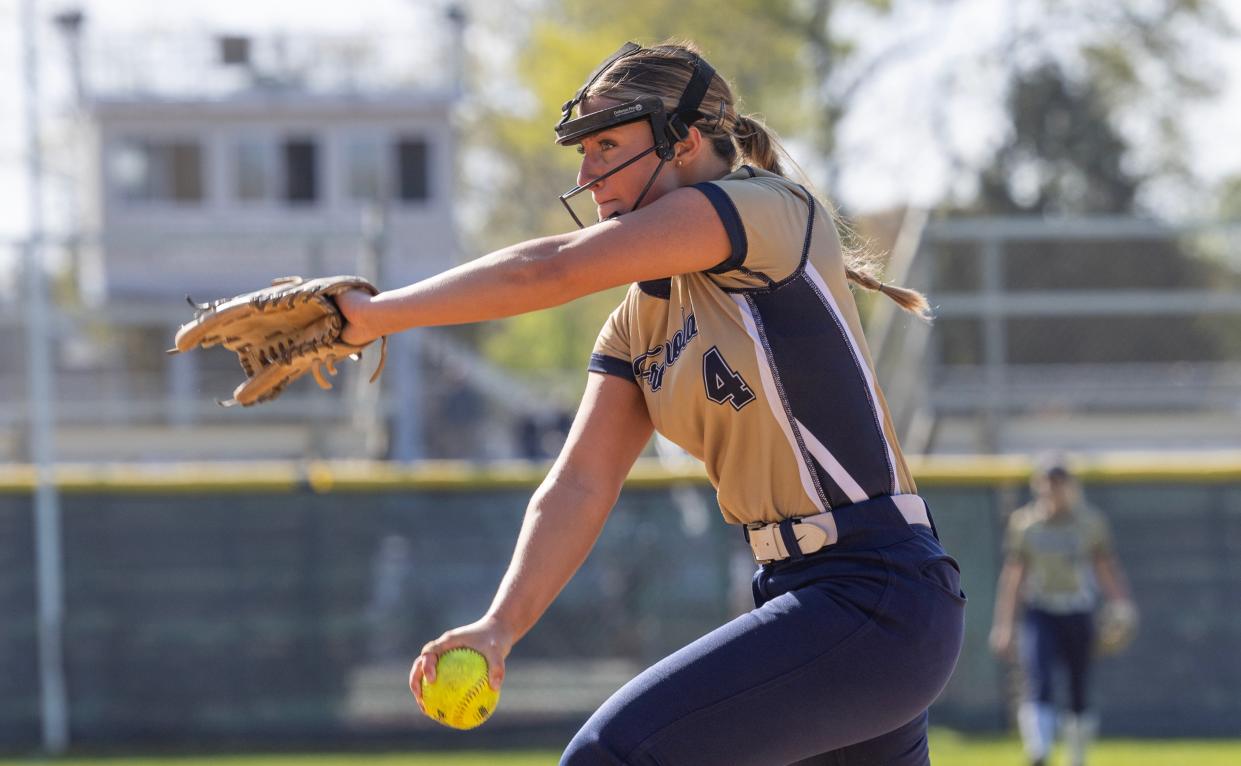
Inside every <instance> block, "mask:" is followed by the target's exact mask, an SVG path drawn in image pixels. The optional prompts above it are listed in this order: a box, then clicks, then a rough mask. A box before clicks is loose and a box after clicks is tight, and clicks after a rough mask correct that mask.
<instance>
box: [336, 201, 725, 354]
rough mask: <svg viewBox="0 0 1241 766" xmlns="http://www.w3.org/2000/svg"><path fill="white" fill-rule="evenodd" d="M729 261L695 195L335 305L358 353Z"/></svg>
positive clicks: (718, 230)
mask: <svg viewBox="0 0 1241 766" xmlns="http://www.w3.org/2000/svg"><path fill="white" fill-rule="evenodd" d="M729 254H730V245H729V240H728V235H727V233H726V232H725V230H724V225H723V224H722V223H721V222H720V219H719V216H718V215H717V214H716V212H715V209H714V208H713V207H712V206H711V203H710V202H709V201H708V200H707V198H706V196H705V195H703V194H702V193H701V192H699V191H698V190H696V189H688V188H687V189H677V190H676V191H673V192H670V193H669V194H666V195H664V196H663V197H661V198H660V199H658V200H656V201H655V202H653V203H651V204H650V205H647V206H646V207H643V208H641V209H640V210H635V211H634V212H632V213H629V214H627V215H624V216H622V217H620V218H616V219H614V220H610V221H604V222H602V223H598V224H595V225H594V226H590V227H589V228H586V229H582V230H581V231H573V232H569V233H567V234H558V235H556V236H552V237H543V238H541V239H532V240H528V241H526V242H521V243H518V244H516V245H512V246H510V247H506V248H504V249H503V250H497V251H496V252H493V253H489V254H488V255H484V256H482V257H481V258H478V259H476V260H473V261H470V262H469V263H466V264H463V265H461V266H458V267H456V268H454V269H450V270H448V271H445V272H443V273H441V274H438V275H436V276H434V277H430V278H428V279H424V280H422V281H420V282H415V283H414V284H412V285H408V286H406V287H402V288H399V289H396V290H389V291H387V292H383V293H380V294H379V295H376V296H370V295H367V294H365V293H363V292H360V291H359V292H352V293H346V294H345V295H342V296H340V297H338V298H337V304H338V305H339V306H340V309H341V311H342V312H343V313H344V315H345V319H346V321H347V324H346V326H345V333H344V340H345V341H346V342H347V343H354V344H358V345H361V344H364V343H366V342H369V341H370V340H373V339H375V338H377V337H379V336H381V335H391V334H393V333H396V332H400V331H402V330H407V329H409V328H411V327H425V326H429V325H447V324H461V323H465V322H480V321H484V320H488V319H498V318H501V317H507V316H513V315H516V314H522V313H525V312H528V311H536V310H538V309H544V308H548V307H550V306H558V305H560V304H562V303H567V302H569V301H571V300H573V299H575V298H580V297H582V296H583V295H589V294H591V293H595V292H599V291H600V290H605V289H607V288H609V287H616V286H617V285H623V284H628V283H630V282H638V281H642V280H647V279H658V278H661V277H667V276H672V275H675V274H686V273H690V272H694V271H705V270H707V269H710V268H712V267H714V266H717V265H719V264H720V263H721V262H723V261H724V260H725V259H727V258H728V256H729Z"/></svg>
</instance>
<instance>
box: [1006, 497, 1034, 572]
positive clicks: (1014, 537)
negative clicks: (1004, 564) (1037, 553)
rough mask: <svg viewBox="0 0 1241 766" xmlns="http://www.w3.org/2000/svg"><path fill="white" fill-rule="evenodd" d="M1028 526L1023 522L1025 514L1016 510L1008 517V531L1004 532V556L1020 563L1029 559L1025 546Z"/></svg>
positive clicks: (1027, 549) (1027, 546)
mask: <svg viewBox="0 0 1241 766" xmlns="http://www.w3.org/2000/svg"><path fill="white" fill-rule="evenodd" d="M1029 527H1030V525H1029V524H1027V523H1026V521H1025V513H1024V512H1023V511H1022V510H1020V509H1019V510H1017V511H1014V512H1013V513H1012V515H1011V516H1009V517H1008V529H1006V530H1005V532H1004V555H1005V556H1009V557H1013V558H1017V559H1019V560H1021V561H1026V560H1028V559H1029V553H1030V548H1029V545H1028V544H1027V542H1026V541H1027V536H1026V530H1027V529H1029Z"/></svg>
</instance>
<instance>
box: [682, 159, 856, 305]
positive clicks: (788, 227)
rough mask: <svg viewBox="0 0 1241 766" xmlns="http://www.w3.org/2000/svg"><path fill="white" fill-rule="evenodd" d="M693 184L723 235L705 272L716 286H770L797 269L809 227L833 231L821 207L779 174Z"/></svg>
mask: <svg viewBox="0 0 1241 766" xmlns="http://www.w3.org/2000/svg"><path fill="white" fill-rule="evenodd" d="M694 188H695V189H697V190H698V191H700V192H702V193H703V194H704V195H705V196H706V198H707V200H708V201H710V203H711V206H712V207H714V208H715V212H716V215H718V216H719V218H720V222H721V223H722V224H723V225H724V230H725V232H726V233H727V234H728V241H729V245H730V250H731V252H730V253H729V256H728V258H727V259H725V260H724V261H723V262H722V263H720V264H719V265H718V266H716V267H714V268H712V269H708V270H707V272H706V273H707V275H708V276H709V277H710V278H711V279H712V281H714V282H715V283H716V284H718V285H719V286H720V287H724V288H729V289H743V290H744V289H755V288H757V289H761V288H765V287H770V286H772V285H773V284H775V283H777V282H780V281H781V280H783V279H786V278H787V277H790V276H792V275H793V274H794V273H796V272H797V270H798V269H800V268H801V266H802V264H803V263H804V261H805V257H806V254H807V248H808V247H809V244H810V235H811V233H812V232H816V233H819V234H820V235H821V234H822V232H824V231H828V230H830V234H831V236H832V237H833V238H835V236H836V233H835V225H834V224H833V222H832V221H831V219H830V218H829V217H827V216H826V215H825V214H824V211H823V209H822V207H820V206H818V205H817V204H816V203H815V201H814V199H813V197H811V196H810V195H809V193H808V192H806V191H805V190H804V189H802V188H801V187H799V186H796V185H794V184H792V183H791V182H789V181H787V180H785V179H782V178H776V177H769V176H763V177H757V178H738V179H724V180H719V181H707V182H704V183H699V184H695V185H694ZM820 227H827V228H826V229H820ZM837 251H839V248H837Z"/></svg>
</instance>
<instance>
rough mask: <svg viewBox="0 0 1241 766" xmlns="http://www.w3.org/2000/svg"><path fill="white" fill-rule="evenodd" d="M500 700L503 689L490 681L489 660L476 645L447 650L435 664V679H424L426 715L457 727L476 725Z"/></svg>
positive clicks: (423, 701)
mask: <svg viewBox="0 0 1241 766" xmlns="http://www.w3.org/2000/svg"><path fill="white" fill-rule="evenodd" d="M499 702H500V692H498V691H496V690H495V689H492V688H491V685H490V684H488V683H487V660H486V658H484V657H483V655H481V654H479V653H478V652H476V651H474V650H473V649H466V648H460V649H450V650H449V651H447V652H444V653H443V654H442V655H440V658H439V662H437V663H436V665H435V683H433V684H431V683H427V679H426V678H425V677H424V678H423V679H422V704H423V707H425V708H426V711H427V715H428V716H430V717H431V718H433V719H435V720H436V721H439V722H440V723H442V724H444V725H445V726H451V727H452V728H454V729H473V728H474V727H475V726H478V725H479V724H481V723H482V722H483V721H486V720H487V719H488V718H489V717H491V714H492V713H493V712H494V711H495V709H496V705H498V704H499Z"/></svg>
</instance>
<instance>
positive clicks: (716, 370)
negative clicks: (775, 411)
mask: <svg viewBox="0 0 1241 766" xmlns="http://www.w3.org/2000/svg"><path fill="white" fill-rule="evenodd" d="M702 382H703V384H704V385H705V386H706V387H707V398H708V399H710V400H711V401H713V402H715V403H716V404H724V403H725V402H727V403H729V404H731V405H732V406H733V409H734V410H739V409H741V408H742V407H744V406H746V405H747V404H749V403H750V402H752V401H754V392H753V391H752V390H750V387H749V386H747V385H746V384H745V381H744V380H742V379H741V376H740V375H738V374H737V373H736V372H735V371H734V370H733V368H731V367H729V366H728V362H726V361H724V355H723V354H721V353H720V350H719V349H718V348H716V347H715V346H712V347H711V348H709V349H707V352H706V353H705V354H703V355H702Z"/></svg>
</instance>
